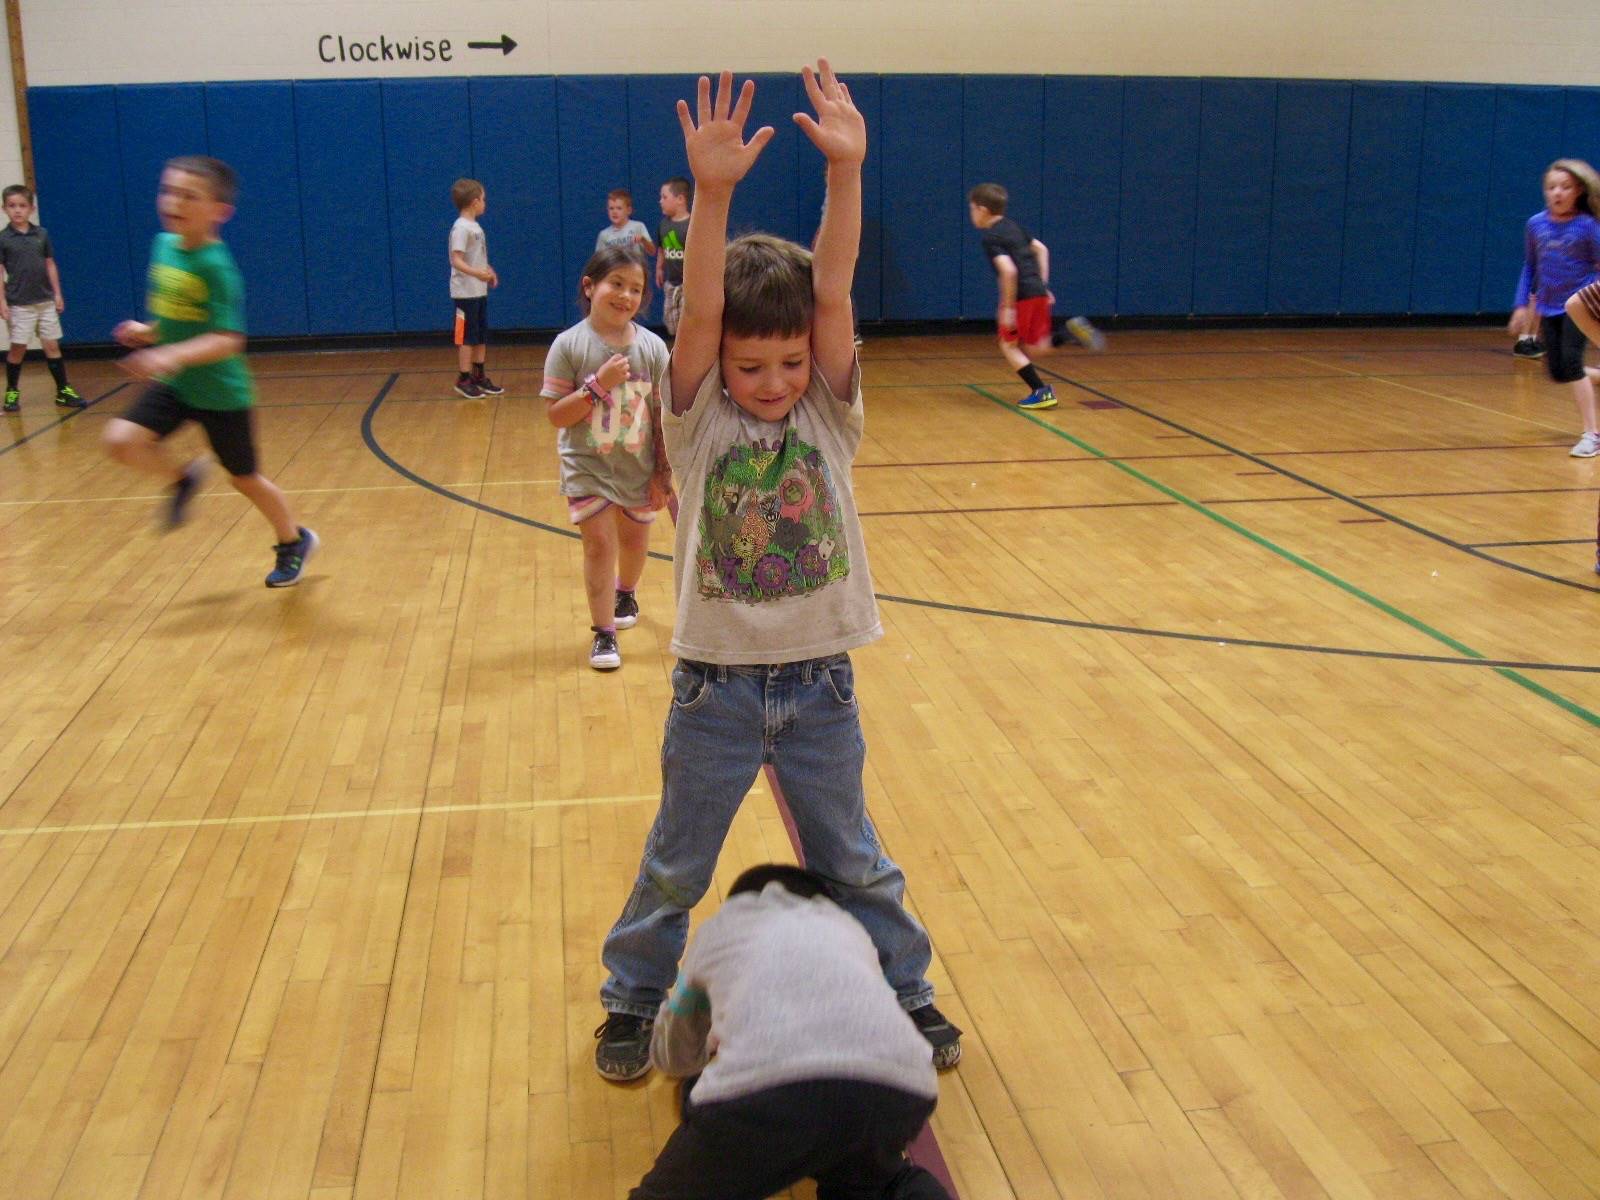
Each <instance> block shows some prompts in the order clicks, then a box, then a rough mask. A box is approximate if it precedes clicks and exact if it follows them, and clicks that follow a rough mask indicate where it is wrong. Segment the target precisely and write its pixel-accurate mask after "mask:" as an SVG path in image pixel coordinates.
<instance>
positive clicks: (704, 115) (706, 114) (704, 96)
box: [695, 75, 711, 125]
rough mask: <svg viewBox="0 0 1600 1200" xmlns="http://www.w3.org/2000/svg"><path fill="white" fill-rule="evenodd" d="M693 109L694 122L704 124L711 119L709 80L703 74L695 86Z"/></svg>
mask: <svg viewBox="0 0 1600 1200" xmlns="http://www.w3.org/2000/svg"><path fill="white" fill-rule="evenodd" d="M695 109H696V111H695V117H696V124H698V125H704V124H706V122H708V121H710V120H711V80H709V79H707V78H706V77H705V76H704V75H702V76H700V83H699V85H698V86H697V87H696V88H695Z"/></svg>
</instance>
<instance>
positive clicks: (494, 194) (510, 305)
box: [440, 76, 599, 342]
mask: <svg viewBox="0 0 1600 1200" xmlns="http://www.w3.org/2000/svg"><path fill="white" fill-rule="evenodd" d="M470 101H471V108H472V164H473V168H472V169H473V172H474V174H473V178H475V179H478V180H480V181H481V182H482V183H483V186H484V188H485V189H486V190H487V191H488V193H489V204H490V208H489V210H488V211H487V212H486V213H484V218H483V232H484V236H485V237H486V238H487V239H488V242H489V262H490V263H491V264H492V265H493V266H494V269H495V270H496V271H497V272H499V274H500V286H499V288H498V289H496V290H495V291H494V292H492V293H490V299H489V329H490V335H489V338H490V341H491V342H493V340H494V330H496V329H518V328H521V329H530V328H531V329H549V328H553V327H555V326H557V325H560V324H561V323H562V322H563V321H564V320H566V319H567V317H568V316H569V315H572V305H571V303H570V301H569V300H568V299H567V297H568V295H569V294H570V293H571V292H573V291H575V290H576V288H577V280H576V279H573V280H571V281H568V280H567V279H566V277H565V276H564V275H563V274H562V271H561V237H560V229H561V224H560V221H561V176H560V174H559V165H560V156H559V154H558V153H557V150H556V81H555V80H554V79H553V78H551V77H549V76H538V77H511V78H489V79H474V80H473V81H472V86H471V96H470ZM449 219H450V208H449V204H448V203H446V205H445V211H444V220H449ZM595 228H596V230H597V231H598V229H599V226H598V225H596V226H595ZM440 236H441V237H443V236H444V235H443V234H442V233H441V235H440ZM446 290H447V289H446V288H444V287H441V289H440V291H441V295H442V294H443V293H444V292H445V291H446Z"/></svg>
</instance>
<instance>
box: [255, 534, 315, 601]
mask: <svg viewBox="0 0 1600 1200" xmlns="http://www.w3.org/2000/svg"><path fill="white" fill-rule="evenodd" d="M316 548H317V535H316V534H315V533H313V532H312V531H311V530H309V529H307V528H306V527H305V526H304V525H302V526H300V536H299V537H297V538H296V539H295V540H294V541H292V542H279V543H278V544H277V545H276V546H274V547H273V550H274V551H276V552H277V555H278V565H277V566H275V567H273V568H272V574H270V575H268V576H267V586H268V587H271V588H280V587H293V586H294V585H295V584H297V583H299V582H300V576H301V574H302V573H303V572H304V571H305V569H306V559H308V558H310V557H311V555H312V553H313V552H315V550H316Z"/></svg>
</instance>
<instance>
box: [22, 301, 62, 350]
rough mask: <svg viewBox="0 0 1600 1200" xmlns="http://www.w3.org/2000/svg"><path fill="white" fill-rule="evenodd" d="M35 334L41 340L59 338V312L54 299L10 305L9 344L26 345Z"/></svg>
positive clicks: (58, 339)
mask: <svg viewBox="0 0 1600 1200" xmlns="http://www.w3.org/2000/svg"><path fill="white" fill-rule="evenodd" d="M35 334H37V335H38V337H39V340H40V341H41V342H59V341H60V340H61V314H60V313H58V312H56V302H55V301H54V300H45V301H42V302H41V303H39V304H13V305H12V306H11V344H12V345H13V346H26V345H27V344H28V343H29V342H30V341H32V340H33V337H34V335H35Z"/></svg>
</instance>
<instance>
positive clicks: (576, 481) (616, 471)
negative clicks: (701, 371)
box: [539, 320, 667, 508]
mask: <svg viewBox="0 0 1600 1200" xmlns="http://www.w3.org/2000/svg"><path fill="white" fill-rule="evenodd" d="M613 354H626V355H627V356H628V378H627V379H626V380H625V381H623V382H622V383H619V384H618V385H617V386H616V387H614V388H612V389H611V397H610V400H609V402H608V403H605V404H596V405H595V406H594V408H592V409H591V410H590V411H589V416H588V419H587V420H583V421H579V422H578V423H577V424H576V425H568V426H567V427H566V428H565V429H563V430H561V431H560V434H559V436H558V437H557V439H556V447H557V449H558V451H559V452H560V454H561V494H562V495H563V496H604V497H605V498H606V499H607V500H610V501H611V502H612V503H614V504H621V505H623V506H624V507H627V508H641V507H643V506H644V505H645V504H648V503H649V501H650V476H651V475H652V474H653V473H654V472H655V466H656V451H655V431H656V421H657V420H658V419H659V418H658V414H659V412H660V407H661V389H662V385H663V383H664V381H665V379H666V374H667V344H666V343H665V342H663V341H662V340H661V339H660V338H658V337H657V336H656V335H655V334H653V333H651V332H650V331H649V330H648V329H645V328H643V327H642V326H639V325H635V326H634V327H633V344H632V345H629V346H612V345H609V344H608V343H607V342H606V340H605V339H604V338H602V337H601V336H600V335H599V334H598V333H596V332H595V329H594V326H593V325H591V324H589V322H588V321H587V320H584V321H580V322H579V323H578V324H576V325H574V326H573V327H572V328H571V329H568V330H566V331H564V332H563V333H561V334H560V335H559V336H558V337H557V338H556V340H555V342H554V343H552V344H551V346H550V351H549V353H547V354H546V355H545V357H544V386H543V387H542V388H540V389H539V394H540V395H541V396H543V397H544V398H545V399H547V400H559V399H561V398H562V397H563V396H570V395H571V394H572V393H573V392H574V391H576V390H577V389H578V388H579V387H581V386H583V381H584V380H585V379H587V378H588V377H589V376H590V375H593V374H594V373H595V372H596V371H598V370H599V369H600V368H601V367H603V366H605V363H606V359H608V358H610V357H611V356H612V355H613Z"/></svg>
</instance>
